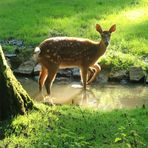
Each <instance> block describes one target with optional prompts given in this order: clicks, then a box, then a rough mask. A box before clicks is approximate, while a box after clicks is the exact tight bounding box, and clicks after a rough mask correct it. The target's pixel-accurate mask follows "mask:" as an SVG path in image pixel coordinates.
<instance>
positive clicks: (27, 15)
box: [0, 0, 148, 69]
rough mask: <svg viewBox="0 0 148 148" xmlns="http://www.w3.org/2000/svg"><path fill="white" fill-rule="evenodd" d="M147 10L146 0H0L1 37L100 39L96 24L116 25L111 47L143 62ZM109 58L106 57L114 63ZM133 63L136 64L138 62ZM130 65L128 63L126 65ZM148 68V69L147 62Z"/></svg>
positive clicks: (28, 41)
mask: <svg viewBox="0 0 148 148" xmlns="http://www.w3.org/2000/svg"><path fill="white" fill-rule="evenodd" d="M147 9H148V2H147V0H129V1H125V0H116V1H114V0H91V1H90V0H85V1H82V0H71V1H69V0H54V1H52V0H42V1H41V0H29V1H26V0H5V1H0V38H1V39H9V38H16V39H21V40H23V41H24V42H25V44H26V45H33V46H34V47H35V46H37V45H38V44H39V43H40V42H41V41H43V40H44V39H45V38H47V37H53V36H76V37H83V38H90V39H93V40H98V34H97V32H96V31H95V24H96V23H99V24H101V25H102V27H103V28H104V29H108V28H109V27H110V26H111V25H112V24H117V31H116V33H114V34H113V35H112V41H111V45H110V47H109V48H110V50H112V51H113V52H117V53H118V51H119V52H122V53H125V54H128V55H130V56H131V58H132V59H137V60H141V61H142V63H144V62H145V57H147V56H148V48H147V45H148V40H147V38H148V27H147V24H148V15H147ZM99 39H100V37H99ZM108 57H109V54H107V56H106V57H105V59H104V60H106V62H107V63H109V64H111V63H113V59H110V60H109V59H108ZM121 60H122V59H121ZM131 64H132V65H137V63H135V61H133V62H132V63H131ZM119 65H120V63H117V64H116V65H113V66H114V67H115V68H117V67H119ZM129 66H130V65H128V63H127V67H126V68H128V67H129ZM138 66H141V65H139V64H138ZM145 67H146V69H148V63H144V67H143V68H145Z"/></svg>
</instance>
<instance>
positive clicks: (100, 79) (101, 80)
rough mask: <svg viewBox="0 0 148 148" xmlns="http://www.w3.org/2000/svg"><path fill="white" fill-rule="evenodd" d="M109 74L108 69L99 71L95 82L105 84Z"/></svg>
mask: <svg viewBox="0 0 148 148" xmlns="http://www.w3.org/2000/svg"><path fill="white" fill-rule="evenodd" d="M109 73H110V70H109V69H103V70H101V72H100V73H99V74H98V76H97V77H96V81H95V82H98V83H107V82H108V79H109Z"/></svg>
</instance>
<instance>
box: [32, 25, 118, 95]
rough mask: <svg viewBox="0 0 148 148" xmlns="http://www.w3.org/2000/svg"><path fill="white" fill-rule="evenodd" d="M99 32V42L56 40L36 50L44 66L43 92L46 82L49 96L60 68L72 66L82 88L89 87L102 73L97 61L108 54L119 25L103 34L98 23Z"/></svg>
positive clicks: (52, 39)
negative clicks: (113, 34) (76, 68)
mask: <svg viewBox="0 0 148 148" xmlns="http://www.w3.org/2000/svg"><path fill="white" fill-rule="evenodd" d="M96 30H97V31H98V32H99V33H100V35H101V41H100V42H94V41H91V40H89V39H83V38H75V37H53V38H48V39H46V40H44V41H43V42H42V43H41V44H40V45H39V47H36V48H35V51H34V53H35V55H36V56H37V61H38V63H40V64H41V66H42V69H41V72H40V76H39V90H40V91H41V90H42V88H43V86H44V83H45V87H46V90H47V94H48V95H50V93H51V86H52V83H53V81H54V78H55V76H56V73H57V71H58V69H59V68H70V67H79V68H80V72H81V80H82V82H83V88H84V90H86V85H87V84H90V83H91V82H92V81H93V80H94V79H95V77H96V75H97V74H98V73H99V72H100V71H101V67H100V65H98V64H97V60H98V58H99V57H100V56H102V55H103V54H104V53H105V51H106V48H107V46H108V44H109V40H110V36H111V33H112V32H114V31H115V30H116V25H112V26H111V28H110V29H109V30H108V31H103V30H102V28H101V26H100V25H99V24H96ZM88 73H89V74H88Z"/></svg>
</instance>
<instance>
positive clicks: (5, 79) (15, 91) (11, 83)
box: [0, 46, 33, 120]
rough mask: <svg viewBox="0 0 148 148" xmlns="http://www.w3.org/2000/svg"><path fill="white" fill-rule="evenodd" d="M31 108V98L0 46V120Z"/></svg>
mask: <svg viewBox="0 0 148 148" xmlns="http://www.w3.org/2000/svg"><path fill="white" fill-rule="evenodd" d="M32 108H33V101H32V99H31V98H30V96H29V95H28V94H27V92H26V91H25V90H24V89H23V87H22V86H21V84H20V83H19V82H18V80H17V79H16V78H15V76H14V75H13V72H12V71H11V69H10V68H9V66H8V64H7V61H6V59H5V57H4V53H3V51H2V48H1V46H0V120H3V119H7V118H9V117H11V116H14V115H17V114H25V113H26V111H27V110H28V109H32Z"/></svg>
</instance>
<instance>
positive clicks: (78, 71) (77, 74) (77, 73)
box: [72, 68, 80, 79]
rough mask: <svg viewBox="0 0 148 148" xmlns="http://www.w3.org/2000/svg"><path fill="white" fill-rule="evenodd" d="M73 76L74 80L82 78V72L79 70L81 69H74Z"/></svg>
mask: <svg viewBox="0 0 148 148" xmlns="http://www.w3.org/2000/svg"><path fill="white" fill-rule="evenodd" d="M72 76H73V78H76V79H78V78H80V70H79V68H73V69H72Z"/></svg>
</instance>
